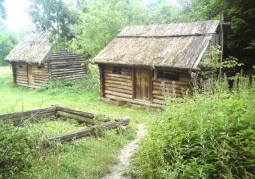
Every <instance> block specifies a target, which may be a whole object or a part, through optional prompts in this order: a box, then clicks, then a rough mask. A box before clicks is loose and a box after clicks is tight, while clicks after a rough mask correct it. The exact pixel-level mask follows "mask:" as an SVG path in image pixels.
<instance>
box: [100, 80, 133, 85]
mask: <svg viewBox="0 0 255 179" xmlns="http://www.w3.org/2000/svg"><path fill="white" fill-rule="evenodd" d="M105 84H114V85H118V86H119V85H121V86H132V81H131V80H129V82H121V81H116V80H108V79H105Z"/></svg>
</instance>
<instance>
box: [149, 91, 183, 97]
mask: <svg viewBox="0 0 255 179" xmlns="http://www.w3.org/2000/svg"><path fill="white" fill-rule="evenodd" d="M152 94H153V95H161V96H169V95H173V93H172V92H163V91H160V90H153V91H152ZM174 95H175V96H177V97H183V94H182V93H181V92H179V91H176V92H175V93H174Z"/></svg>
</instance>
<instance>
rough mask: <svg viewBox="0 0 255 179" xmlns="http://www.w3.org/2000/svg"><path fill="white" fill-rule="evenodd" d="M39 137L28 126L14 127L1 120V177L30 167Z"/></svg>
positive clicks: (7, 176) (9, 176)
mask: <svg viewBox="0 0 255 179" xmlns="http://www.w3.org/2000/svg"><path fill="white" fill-rule="evenodd" d="M37 139H38V135H36V134H35V133H34V132H31V131H29V130H28V127H26V126H23V127H14V126H13V125H12V124H6V123H4V122H3V121H2V120H0V166H1V167H0V178H12V177H14V176H15V175H16V174H17V173H19V172H23V171H25V170H26V169H27V168H28V167H30V165H31V161H32V159H33V155H34V153H35V151H36V150H35V149H36V148H35V147H36V146H35V144H36V143H37V142H36V141H37ZM37 147H38V146H37Z"/></svg>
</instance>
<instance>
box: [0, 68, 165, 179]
mask: <svg viewBox="0 0 255 179" xmlns="http://www.w3.org/2000/svg"><path fill="white" fill-rule="evenodd" d="M0 71H1V73H0V104H1V105H0V114H3V113H9V112H17V111H22V110H31V109H35V108H40V107H49V106H50V105H52V104H60V105H66V106H69V107H72V108H76V109H80V110H84V111H88V112H93V113H95V114H102V115H106V116H110V117H112V118H121V117H123V116H129V117H130V119H131V123H130V128H129V129H128V130H127V131H125V132H123V133H121V134H117V132H116V130H111V131H105V132H104V133H103V134H104V135H103V136H101V137H98V138H94V137H91V138H86V139H82V140H78V141H72V142H70V143H64V144H56V145H55V148H51V149H49V150H44V149H42V148H41V147H40V145H38V146H37V148H36V150H35V152H34V153H33V155H32V156H33V157H30V158H29V161H27V162H29V163H27V164H29V165H28V168H24V169H25V171H23V170H21V171H20V172H14V174H13V175H11V176H9V177H7V178H19V179H22V178H26V179H27V178H31V179H32V178H33V179H34V178H42V179H47V178H49V179H52V178H56V179H57V178H70V179H71V178H75V179H76V178H82V179H86V178H88V179H93V178H100V177H101V176H102V175H103V174H105V173H107V172H109V170H110V168H111V166H112V165H113V164H114V163H116V162H117V154H118V151H119V150H120V149H121V148H122V147H123V145H125V144H126V143H127V142H128V141H129V140H131V139H133V138H134V136H135V133H136V124H137V123H145V124H147V125H151V124H154V123H156V122H155V121H157V119H158V118H159V115H160V113H158V112H157V111H152V110H149V109H144V108H132V107H129V106H116V105H115V104H112V103H108V104H107V103H104V102H101V101H100V98H99V90H98V88H97V85H98V78H97V75H98V71H97V68H96V67H92V68H91V74H89V75H88V76H86V77H85V78H84V79H83V80H81V81H78V82H76V83H75V84H73V83H72V82H69V81H54V82H52V83H50V84H49V85H45V86H43V87H42V88H41V89H38V90H33V89H29V88H26V87H21V86H18V85H14V84H13V82H12V72H11V69H10V68H9V67H5V68H2V67H1V69H0ZM63 125H64V124H63V123H62V124H61V125H58V124H56V123H54V128H52V127H53V126H51V127H49V126H48V125H43V126H41V127H40V125H38V126H36V128H37V130H36V131H38V130H39V131H42V132H43V131H44V130H45V127H46V128H47V130H56V131H57V130H58V129H59V131H64V130H66V128H68V129H69V128H70V126H63ZM67 125H68V124H67ZM27 127H28V129H27V130H29V131H30V132H29V134H28V135H25V134H26V133H23V134H24V135H25V136H27V137H32V136H34V135H35V134H36V135H37V134H38V132H34V128H35V126H34V125H29V126H27ZM42 132H41V133H39V134H43V133H42ZM53 133H56V132H55V131H54V132H53ZM0 135H1V130H0ZM30 135H32V136H30ZM42 138H43V137H42ZM0 143H1V141H0ZM0 152H1V151H0ZM25 156H26V155H23V158H25ZM29 156H31V155H29ZM0 158H1V157H0ZM2 176H3V175H2ZM0 178H1V174H0ZM2 178H6V177H2Z"/></svg>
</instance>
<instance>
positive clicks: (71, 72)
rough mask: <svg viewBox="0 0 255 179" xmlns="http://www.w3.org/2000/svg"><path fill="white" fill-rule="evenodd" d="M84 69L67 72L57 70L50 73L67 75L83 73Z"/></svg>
mask: <svg viewBox="0 0 255 179" xmlns="http://www.w3.org/2000/svg"><path fill="white" fill-rule="evenodd" d="M84 74H85V71H82V70H81V71H68V72H64V71H58V72H51V75H56V76H57V75H59V76H60V75H61V76H68V75H76V76H77V75H84Z"/></svg>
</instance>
